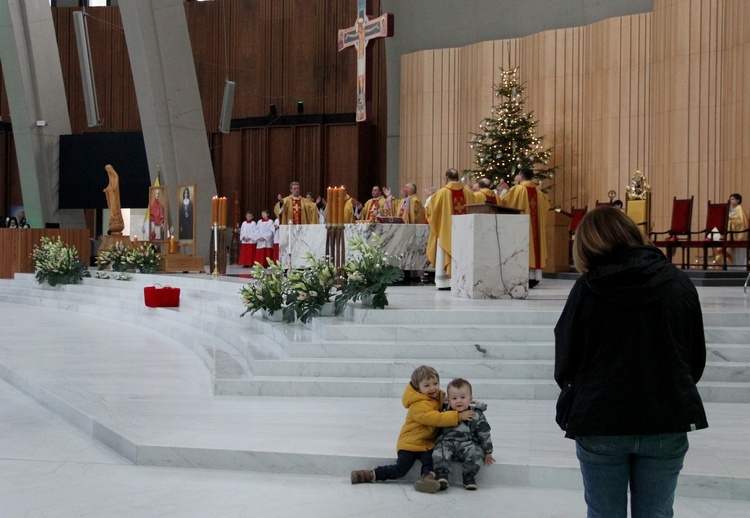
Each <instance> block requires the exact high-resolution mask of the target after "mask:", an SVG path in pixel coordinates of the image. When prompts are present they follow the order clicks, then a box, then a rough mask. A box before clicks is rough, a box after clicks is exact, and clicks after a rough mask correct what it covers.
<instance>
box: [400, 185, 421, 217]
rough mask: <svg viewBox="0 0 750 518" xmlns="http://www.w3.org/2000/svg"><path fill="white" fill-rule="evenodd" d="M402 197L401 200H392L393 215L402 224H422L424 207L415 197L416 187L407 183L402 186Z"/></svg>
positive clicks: (417, 197)
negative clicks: (401, 220)
mask: <svg viewBox="0 0 750 518" xmlns="http://www.w3.org/2000/svg"><path fill="white" fill-rule="evenodd" d="M403 195H404V197H403V198H402V199H400V200H393V215H394V216H397V217H399V218H402V219H403V220H404V223H422V224H424V222H425V219H424V207H422V202H421V201H419V196H417V186H416V185H415V184H413V183H407V184H406V185H404V188H403Z"/></svg>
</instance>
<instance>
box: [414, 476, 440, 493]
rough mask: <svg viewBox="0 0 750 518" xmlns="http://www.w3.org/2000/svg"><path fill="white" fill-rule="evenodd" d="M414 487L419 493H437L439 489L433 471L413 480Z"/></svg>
mask: <svg viewBox="0 0 750 518" xmlns="http://www.w3.org/2000/svg"><path fill="white" fill-rule="evenodd" d="M414 489H416V490H417V491H419V492H420V493H437V492H438V491H440V482H438V481H437V480H436V479H435V473H433V472H432V471H430V472H429V473H427V474H426V475H422V478H420V479H419V480H417V481H416V482H414Z"/></svg>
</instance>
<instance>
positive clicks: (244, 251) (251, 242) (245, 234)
mask: <svg viewBox="0 0 750 518" xmlns="http://www.w3.org/2000/svg"><path fill="white" fill-rule="evenodd" d="M255 225H256V223H255V221H253V213H252V212H249V211H248V213H247V214H246V215H245V221H243V222H242V226H241V227H240V258H239V259H238V260H237V264H241V265H242V266H243V267H245V268H250V267H251V266H252V265H253V263H254V262H255Z"/></svg>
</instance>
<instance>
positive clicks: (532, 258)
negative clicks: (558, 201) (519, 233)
mask: <svg viewBox="0 0 750 518" xmlns="http://www.w3.org/2000/svg"><path fill="white" fill-rule="evenodd" d="M500 205H502V206H504V207H510V208H512V209H518V210H520V211H522V212H523V213H524V214H528V215H529V269H532V270H541V269H542V268H544V267H545V266H546V265H547V235H546V231H545V229H546V225H547V211H548V210H549V200H548V199H547V196H546V195H545V194H544V193H543V192H542V190H541V189H540V188H539V187H537V184H536V182H535V181H533V180H528V181H525V182H521V184H520V185H515V186H513V187H512V188H511V189H510V190H509V191H508V192H507V193H506V194H505V196H503V197H502V199H501V200H500Z"/></svg>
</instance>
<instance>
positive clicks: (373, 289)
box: [336, 234, 404, 315]
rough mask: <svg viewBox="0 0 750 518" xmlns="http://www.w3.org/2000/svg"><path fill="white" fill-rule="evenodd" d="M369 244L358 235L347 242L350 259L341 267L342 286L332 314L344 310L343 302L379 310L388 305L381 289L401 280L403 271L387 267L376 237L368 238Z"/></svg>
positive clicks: (381, 247) (385, 254) (390, 266)
mask: <svg viewBox="0 0 750 518" xmlns="http://www.w3.org/2000/svg"><path fill="white" fill-rule="evenodd" d="M372 240H373V241H374V242H375V243H374V244H373V245H370V244H368V243H367V242H366V241H365V240H364V239H362V237H361V236H355V237H354V238H353V239H351V240H350V241H349V250H350V251H351V252H353V254H352V255H353V259H351V260H350V261H348V262H347V263H346V264H345V265H344V275H345V277H346V283H345V284H344V285H343V286H342V288H341V291H340V292H339V295H338V296H337V297H336V314H337V315H338V314H340V313H342V312H343V311H344V308H346V304H347V302H349V301H350V300H351V301H357V300H361V301H362V303H363V304H364V305H371V306H372V307H373V308H375V309H383V308H385V307H386V306H387V305H388V297H386V295H385V290H386V288H387V287H388V286H390V285H391V284H393V283H395V282H399V281H401V280H402V279H403V278H404V271H403V270H402V269H401V268H399V267H398V266H394V265H391V264H388V262H389V256H388V254H387V253H386V252H383V242H382V240H381V239H380V236H378V235H377V234H373V235H372Z"/></svg>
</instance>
